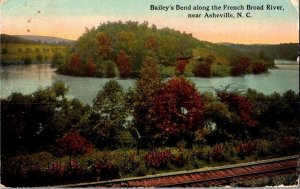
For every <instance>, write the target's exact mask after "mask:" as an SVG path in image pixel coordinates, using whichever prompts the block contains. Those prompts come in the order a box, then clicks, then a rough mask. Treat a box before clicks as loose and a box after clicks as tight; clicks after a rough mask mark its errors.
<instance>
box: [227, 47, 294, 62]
mask: <svg viewBox="0 0 300 189" xmlns="http://www.w3.org/2000/svg"><path fill="white" fill-rule="evenodd" d="M227 46H228V47H229V48H232V49H235V50H239V51H241V52H247V53H258V52H259V51H264V52H265V54H266V55H267V56H269V57H271V58H273V59H284V60H296V59H297V56H298V48H299V45H298V44H297V43H283V44H278V45H243V44H227Z"/></svg>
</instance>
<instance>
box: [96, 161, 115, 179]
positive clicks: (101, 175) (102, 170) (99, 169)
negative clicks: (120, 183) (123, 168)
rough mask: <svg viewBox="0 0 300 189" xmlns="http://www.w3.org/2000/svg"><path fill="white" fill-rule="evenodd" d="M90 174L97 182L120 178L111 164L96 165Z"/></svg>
mask: <svg viewBox="0 0 300 189" xmlns="http://www.w3.org/2000/svg"><path fill="white" fill-rule="evenodd" d="M92 173H93V174H94V175H95V176H96V177H97V180H110V179H117V178H120V171H119V168H118V167H117V166H116V165H113V164H111V163H102V162H98V163H96V164H95V165H94V166H93V168H92Z"/></svg>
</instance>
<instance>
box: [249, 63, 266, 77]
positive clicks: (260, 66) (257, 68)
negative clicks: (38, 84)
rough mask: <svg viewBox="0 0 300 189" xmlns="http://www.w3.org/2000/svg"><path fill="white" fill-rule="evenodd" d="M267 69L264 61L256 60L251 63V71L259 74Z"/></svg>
mask: <svg viewBox="0 0 300 189" xmlns="http://www.w3.org/2000/svg"><path fill="white" fill-rule="evenodd" d="M267 71H268V63H267V62H265V61H257V62H255V63H254V64H253V65H252V72H253V73H254V74H260V73H264V72H267Z"/></svg>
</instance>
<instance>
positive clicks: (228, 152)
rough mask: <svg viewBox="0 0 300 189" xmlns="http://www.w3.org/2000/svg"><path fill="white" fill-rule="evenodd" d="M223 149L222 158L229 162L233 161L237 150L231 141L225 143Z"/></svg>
mask: <svg viewBox="0 0 300 189" xmlns="http://www.w3.org/2000/svg"><path fill="white" fill-rule="evenodd" d="M223 149H224V150H223V151H224V153H223V156H224V160H225V161H228V162H231V163H235V160H236V156H237V151H236V148H235V147H234V145H233V144H232V143H225V144H224V146H223Z"/></svg>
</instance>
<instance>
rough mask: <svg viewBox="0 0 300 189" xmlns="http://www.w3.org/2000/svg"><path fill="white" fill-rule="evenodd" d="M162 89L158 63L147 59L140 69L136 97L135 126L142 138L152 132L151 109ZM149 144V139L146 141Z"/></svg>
mask: <svg viewBox="0 0 300 189" xmlns="http://www.w3.org/2000/svg"><path fill="white" fill-rule="evenodd" d="M160 87H161V81H160V77H159V73H158V70H157V67H156V62H155V61H154V59H153V58H151V57H147V58H146V59H145V61H144V62H143V64H142V67H141V69H140V77H139V79H138V81H137V85H136V88H135V96H134V105H133V107H134V113H133V116H134V122H135V123H134V124H135V127H136V129H137V130H138V131H139V132H140V134H141V135H142V136H145V137H146V135H147V133H148V132H150V130H151V120H150V119H149V113H150V112H149V109H150V107H151V106H152V103H153V98H154V96H155V94H156V92H157V91H158V90H159V89H160ZM145 142H147V139H146V140H145Z"/></svg>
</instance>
